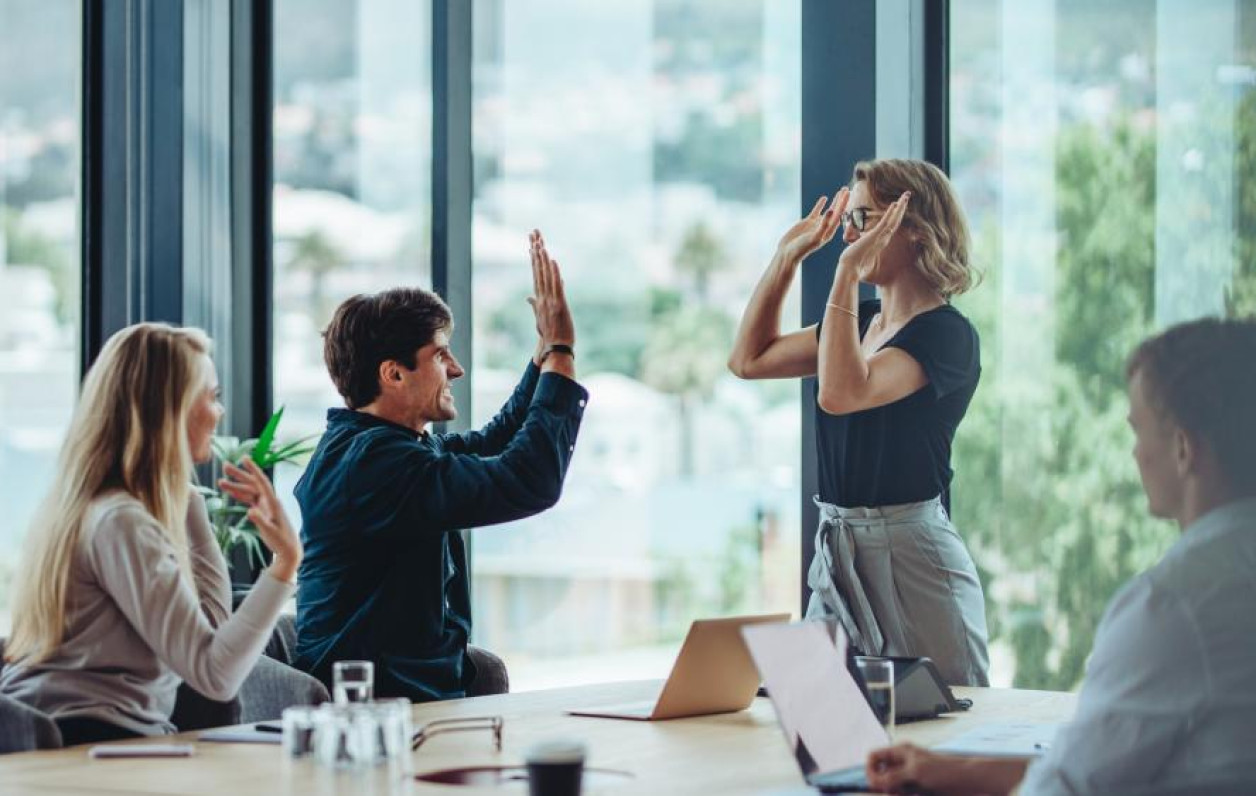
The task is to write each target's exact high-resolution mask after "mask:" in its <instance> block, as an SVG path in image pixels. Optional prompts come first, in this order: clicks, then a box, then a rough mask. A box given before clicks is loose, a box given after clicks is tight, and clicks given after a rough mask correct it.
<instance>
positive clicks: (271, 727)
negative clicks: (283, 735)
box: [253, 721, 283, 732]
mask: <svg viewBox="0 0 1256 796" xmlns="http://www.w3.org/2000/svg"><path fill="white" fill-rule="evenodd" d="M253 729H255V730H257V731H258V732H283V727H281V726H279V725H277V724H268V723H266V722H264V721H262V722H258V723H257V724H254V725H253Z"/></svg>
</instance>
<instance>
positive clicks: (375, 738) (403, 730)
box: [362, 697, 413, 771]
mask: <svg viewBox="0 0 1256 796" xmlns="http://www.w3.org/2000/svg"><path fill="white" fill-rule="evenodd" d="M362 709H363V710H364V711H367V712H369V714H370V719H371V720H370V721H369V722H363V724H364V727H365V731H366V732H367V733H368V735H367V736H366V737H365V738H363V740H362V743H363V746H364V747H365V749H366V750H367V751H366V752H365V753H364V754H365V755H366V756H369V757H371V758H372V759H373V761H374V762H375V763H376V764H380V765H385V764H386V765H388V766H391V767H393V768H398V769H401V770H403V771H408V770H409V764H410V736H411V735H412V734H413V729H412V728H413V722H412V720H411V718H410V700H408V699H405V698H403V697H397V698H392V699H380V700H377V701H375V702H370V703H367V704H366V705H363V706H362Z"/></svg>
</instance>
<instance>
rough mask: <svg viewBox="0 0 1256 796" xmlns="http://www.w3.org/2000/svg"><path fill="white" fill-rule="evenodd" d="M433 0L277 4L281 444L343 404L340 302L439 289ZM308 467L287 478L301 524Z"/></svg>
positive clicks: (285, 487) (319, 426) (287, 472)
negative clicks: (333, 353) (298, 497)
mask: <svg viewBox="0 0 1256 796" xmlns="http://www.w3.org/2000/svg"><path fill="white" fill-rule="evenodd" d="M429 6H430V4H429V3H428V2H419V1H417V0H275V4H274V45H273V46H274V51H273V57H274V73H275V74H274V127H273V136H274V149H273V152H274V211H273V212H274V228H273V240H274V385H273V388H274V405H275V407H276V408H278V407H280V406H282V407H284V410H285V413H284V419H283V422H282V425H281V426H280V434H281V435H282V436H285V437H294V436H298V435H307V434H317V433H320V432H321V431H322V430H323V427H324V421H325V412H326V410H327V408H328V407H329V406H340V405H343V401H341V399H340V397H339V396H338V395H337V394H336V391H335V388H334V387H333V386H332V383H331V379H330V378H329V377H328V376H327V370H326V368H325V367H324V366H323V357H322V354H323V346H322V337H321V336H320V332H321V331H322V330H323V329H324V328H325V327H326V325H327V321H328V320H329V319H330V318H331V314H332V312H333V311H334V310H335V308H336V305H337V304H339V303H340V302H341V301H343V300H344V299H345V298H348V297H349V296H351V295H353V294H355V293H364V292H371V291H375V290H381V289H384V288H389V287H395V286H398V285H418V286H423V287H427V286H430V284H431V277H430V271H431V269H430V267H429V259H430V210H429V208H430V204H431V187H430V186H431V177H430V173H431V163H430V161H431V126H432V123H431V108H432V102H431V61H432V55H431V33H430V31H431V16H432V15H431V10H430V7H429ZM255 431H256V429H255ZM297 472H298V471H297V469H296V468H293V467H289V466H281V467H280V468H279V469H278V470H277V472H276V478H277V481H278V483H279V492H280V494H281V495H282V496H283V497H284V498H285V499H287V500H288V501H289V502H290V505H289V510H290V511H291V512H292V514H293V516H294V517H295V516H299V515H298V514H297V513H296V507H295V505H293V504H292V501H291V495H292V486H293V484H294V483H295V481H296V476H297Z"/></svg>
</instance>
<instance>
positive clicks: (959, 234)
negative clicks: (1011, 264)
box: [850, 159, 980, 299]
mask: <svg viewBox="0 0 1256 796" xmlns="http://www.w3.org/2000/svg"><path fill="white" fill-rule="evenodd" d="M858 182H863V183H865V184H866V185H867V187H868V193H869V195H871V196H872V199H873V201H875V202H876V203H877V205H878V207H879V208H884V207H888V206H889V205H890V204H891V203H892V202H894V200H896V199H898V197H899V196H901V195H902V194H903V192H904V191H911V201H910V202H909V203H908V204H907V212H906V213H905V214H904V215H903V224H902V228H903V229H906V230H908V231H909V232H910V234H911V236H912V239H913V240H914V241H915V244H916V249H917V251H918V252H919V257H918V258H917V260H916V267H917V268H918V269H920V272H921V274H923V275H924V277H925V279H927V280H928V281H929V284H931V285H932V286H933V287H934V288H935V289H936V290H937V291H938V292H939V293H941V294H942V295H943V297H945V298H948V299H949V298H951V297H952V296H957V295H959V294H960V293H963V292H965V291H967V290H969V289H971V288H973V287H975V286H976V285H977V283H978V282H979V281H980V276H979V274H978V273H977V272H976V270H975V269H974V268H973V266H972V262H971V260H970V259H969V253H968V250H969V246H970V242H971V241H970V238H969V235H968V222H967V221H966V220H965V219H964V211H963V210H962V209H961V208H960V205H959V198H958V197H957V196H956V195H955V189H954V188H952V187H951V181H950V180H949V179H947V177H946V174H944V173H943V172H942V170H941V169H939V168H938V167H937V166H935V165H933V164H932V163H929V162H927V161H924V160H894V159H886V160H869V161H863V162H860V163H856V164H855V172H854V176H853V177H852V178H851V181H850V184H851V187H852V188H853V187H854V185H855V183H858Z"/></svg>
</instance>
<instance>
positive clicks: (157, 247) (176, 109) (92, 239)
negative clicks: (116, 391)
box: [81, 0, 183, 371]
mask: <svg viewBox="0 0 1256 796" xmlns="http://www.w3.org/2000/svg"><path fill="white" fill-rule="evenodd" d="M182 67H183V9H182V5H181V4H179V3H166V2H162V1H161V0H118V1H117V2H99V1H95V0H85V2H84V3H83V104H82V112H83V119H82V125H83V160H82V164H83V165H82V174H81V179H82V186H83V190H82V218H83V243H82V246H83V249H82V251H83V265H82V267H83V291H82V302H83V303H82V318H83V324H82V337H81V340H82V352H81V353H82V367H83V370H84V371H86V369H87V368H88V367H89V366H90V364H91V362H92V361H93V360H94V359H95V356H96V354H97V353H98V352H99V350H100V347H101V346H102V345H103V344H104V342H105V340H106V339H108V337H109V335H111V334H113V333H114V332H115V331H117V330H118V329H121V328H122V327H124V326H126V325H127V324H130V323H135V322H137V321H141V320H165V321H171V322H174V323H178V322H180V321H181V320H182V317H183V292H182V291H183V278H182V268H183V238H182V158H183V86H182V76H183V68H182Z"/></svg>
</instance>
